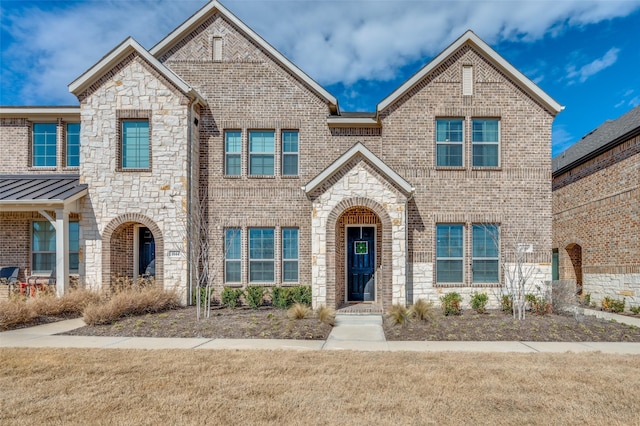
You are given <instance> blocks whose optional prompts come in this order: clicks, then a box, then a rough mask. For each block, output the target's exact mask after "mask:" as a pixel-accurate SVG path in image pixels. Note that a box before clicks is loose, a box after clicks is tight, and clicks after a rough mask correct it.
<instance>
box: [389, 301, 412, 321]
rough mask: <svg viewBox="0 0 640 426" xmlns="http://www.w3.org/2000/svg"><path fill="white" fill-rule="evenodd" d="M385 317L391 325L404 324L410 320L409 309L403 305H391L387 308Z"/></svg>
mask: <svg viewBox="0 0 640 426" xmlns="http://www.w3.org/2000/svg"><path fill="white" fill-rule="evenodd" d="M387 318H389V320H390V321H391V323H392V324H393V325H396V324H398V325H405V324H407V323H409V322H410V321H411V315H410V312H409V309H407V308H406V306H404V305H392V306H391V307H390V308H389V309H388V310H387Z"/></svg>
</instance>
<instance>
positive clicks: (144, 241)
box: [138, 227, 156, 276]
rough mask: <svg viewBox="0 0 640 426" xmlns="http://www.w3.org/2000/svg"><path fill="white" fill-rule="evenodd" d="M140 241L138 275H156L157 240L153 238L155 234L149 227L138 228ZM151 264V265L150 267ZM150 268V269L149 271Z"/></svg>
mask: <svg viewBox="0 0 640 426" xmlns="http://www.w3.org/2000/svg"><path fill="white" fill-rule="evenodd" d="M138 232H139V234H138V237H139V238H138V241H139V242H140V247H138V248H139V253H140V257H139V258H138V265H139V267H138V276H145V275H155V267H154V266H155V262H154V264H153V265H152V264H151V262H153V261H154V260H155V258H156V242H155V241H154V240H153V234H152V233H151V231H150V230H149V228H142V227H141V228H138ZM149 265H151V267H149ZM147 269H149V271H147Z"/></svg>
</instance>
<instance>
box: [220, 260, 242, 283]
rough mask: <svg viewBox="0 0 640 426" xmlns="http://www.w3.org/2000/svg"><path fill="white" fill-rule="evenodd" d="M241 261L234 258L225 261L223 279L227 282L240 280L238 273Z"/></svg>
mask: <svg viewBox="0 0 640 426" xmlns="http://www.w3.org/2000/svg"><path fill="white" fill-rule="evenodd" d="M241 265H242V263H241V262H239V261H236V260H233V261H227V262H226V264H225V269H224V281H225V282H227V283H231V282H233V283H237V282H240V281H241V280H242V278H241V275H240V270H241Z"/></svg>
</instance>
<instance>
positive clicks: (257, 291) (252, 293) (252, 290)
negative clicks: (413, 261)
mask: <svg viewBox="0 0 640 426" xmlns="http://www.w3.org/2000/svg"><path fill="white" fill-rule="evenodd" d="M264 293H265V289H264V287H261V286H259V285H250V286H249V287H247V291H246V292H245V299H246V301H247V305H249V307H251V309H258V308H259V307H260V306H262V303H263V302H264Z"/></svg>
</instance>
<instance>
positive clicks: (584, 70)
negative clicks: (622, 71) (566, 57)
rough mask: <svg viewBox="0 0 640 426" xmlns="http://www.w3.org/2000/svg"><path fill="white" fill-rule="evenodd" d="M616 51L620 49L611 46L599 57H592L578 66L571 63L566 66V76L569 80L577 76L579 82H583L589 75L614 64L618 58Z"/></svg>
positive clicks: (618, 51)
mask: <svg viewBox="0 0 640 426" xmlns="http://www.w3.org/2000/svg"><path fill="white" fill-rule="evenodd" d="M618 53H620V49H618V48H616V47H612V48H611V49H609V50H608V51H607V53H605V54H604V56H602V57H601V58H598V59H594V60H593V61H591V62H589V63H588V64H585V65H583V66H581V67H580V68H576V66H575V65H571V66H569V67H567V78H568V79H569V80H575V79H576V78H577V79H578V81H580V83H584V82H585V81H587V79H588V78H589V77H591V76H593V75H595V74H597V73H599V72H600V71H602V70H604V69H605V68H609V67H610V66H611V65H613V64H615V63H616V61H617V60H618Z"/></svg>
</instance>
